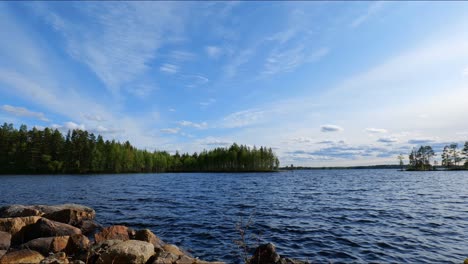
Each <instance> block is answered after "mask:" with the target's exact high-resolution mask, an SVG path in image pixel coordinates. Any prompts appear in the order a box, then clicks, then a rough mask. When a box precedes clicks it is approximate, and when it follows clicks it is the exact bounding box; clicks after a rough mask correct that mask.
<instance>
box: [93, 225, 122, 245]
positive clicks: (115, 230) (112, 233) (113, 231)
mask: <svg viewBox="0 0 468 264" xmlns="http://www.w3.org/2000/svg"><path fill="white" fill-rule="evenodd" d="M110 239H117V240H123V241H125V240H129V239H130V238H129V235H128V228H127V227H126V226H121V225H115V226H109V227H106V228H103V229H102V230H101V232H99V233H97V234H95V235H94V240H95V241H96V243H100V242H103V241H105V240H110Z"/></svg>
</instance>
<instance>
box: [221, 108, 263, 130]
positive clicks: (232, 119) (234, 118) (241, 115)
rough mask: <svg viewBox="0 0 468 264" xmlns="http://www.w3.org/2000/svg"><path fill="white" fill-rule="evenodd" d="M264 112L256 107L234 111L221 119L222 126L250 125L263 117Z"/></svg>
mask: <svg viewBox="0 0 468 264" xmlns="http://www.w3.org/2000/svg"><path fill="white" fill-rule="evenodd" d="M264 113H265V112H264V111H261V110H258V109H250V110H245V111H239V112H235V113H232V114H229V115H228V116H226V117H225V118H224V119H223V122H222V123H223V124H222V127H227V128H237V127H245V126H250V125H253V124H255V123H257V122H259V121H260V120H261V119H262V118H263V116H264Z"/></svg>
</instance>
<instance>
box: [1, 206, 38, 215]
mask: <svg viewBox="0 0 468 264" xmlns="http://www.w3.org/2000/svg"><path fill="white" fill-rule="evenodd" d="M41 215H42V212H41V211H39V210H37V209H35V208H34V207H33V206H24V205H19V204H14V205H8V206H3V207H0V218H12V217H25V216H41Z"/></svg>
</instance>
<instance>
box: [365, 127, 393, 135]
mask: <svg viewBox="0 0 468 264" xmlns="http://www.w3.org/2000/svg"><path fill="white" fill-rule="evenodd" d="M365 131H366V132H367V133H371V134H383V133H387V132H388V131H387V130H386V129H383V128H366V130H365Z"/></svg>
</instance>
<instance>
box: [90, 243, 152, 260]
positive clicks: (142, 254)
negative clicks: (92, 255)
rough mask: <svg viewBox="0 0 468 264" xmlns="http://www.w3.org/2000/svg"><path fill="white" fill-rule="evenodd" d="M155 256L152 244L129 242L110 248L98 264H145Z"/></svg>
mask: <svg viewBox="0 0 468 264" xmlns="http://www.w3.org/2000/svg"><path fill="white" fill-rule="evenodd" d="M153 254H154V246H153V245H152V244H150V243H148V242H144V241H139V240H127V241H124V242H122V243H118V244H116V245H113V246H111V247H110V248H108V249H107V250H106V252H104V253H103V254H102V255H101V256H100V257H99V259H98V260H97V262H96V263H97V264H106V263H116V264H118V263H129V264H145V263H146V262H147V261H148V260H149V259H150V258H151V256H153Z"/></svg>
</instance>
